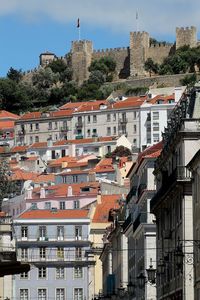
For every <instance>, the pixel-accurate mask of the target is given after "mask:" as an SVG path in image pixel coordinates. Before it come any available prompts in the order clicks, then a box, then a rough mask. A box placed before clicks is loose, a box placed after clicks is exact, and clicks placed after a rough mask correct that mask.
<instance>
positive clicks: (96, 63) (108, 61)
mask: <svg viewBox="0 0 200 300" xmlns="http://www.w3.org/2000/svg"><path fill="white" fill-rule="evenodd" d="M115 68H116V62H115V61H114V59H113V58H112V57H110V56H106V57H102V58H100V59H96V60H93V61H92V63H91V65H90V67H89V71H90V72H93V71H100V72H101V73H102V74H103V75H104V76H105V81H112V79H113V74H114V72H115Z"/></svg>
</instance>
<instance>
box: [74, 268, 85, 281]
mask: <svg viewBox="0 0 200 300" xmlns="http://www.w3.org/2000/svg"><path fill="white" fill-rule="evenodd" d="M74 278H83V268H82V267H75V268H74Z"/></svg>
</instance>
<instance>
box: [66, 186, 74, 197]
mask: <svg viewBox="0 0 200 300" xmlns="http://www.w3.org/2000/svg"><path fill="white" fill-rule="evenodd" d="M72 196H73V190H72V187H71V185H69V186H68V188H67V197H72Z"/></svg>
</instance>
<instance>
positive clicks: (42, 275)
mask: <svg viewBox="0 0 200 300" xmlns="http://www.w3.org/2000/svg"><path fill="white" fill-rule="evenodd" d="M46 277H47V269H46V267H40V268H38V278H40V279H45V278H46Z"/></svg>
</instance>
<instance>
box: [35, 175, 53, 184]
mask: <svg viewBox="0 0 200 300" xmlns="http://www.w3.org/2000/svg"><path fill="white" fill-rule="evenodd" d="M54 181H55V175H54V174H40V175H39V176H38V177H37V178H36V179H35V180H34V182H35V183H43V182H54Z"/></svg>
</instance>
